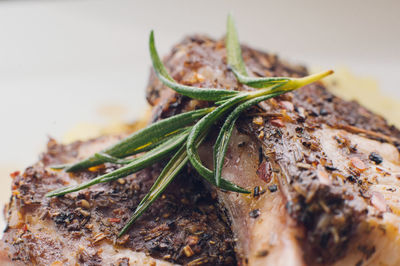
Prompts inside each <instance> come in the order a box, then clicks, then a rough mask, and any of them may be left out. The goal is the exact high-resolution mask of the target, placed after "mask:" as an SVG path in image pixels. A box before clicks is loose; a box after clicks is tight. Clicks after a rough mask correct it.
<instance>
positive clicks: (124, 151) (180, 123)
mask: <svg viewBox="0 0 400 266" xmlns="http://www.w3.org/2000/svg"><path fill="white" fill-rule="evenodd" d="M214 109H215V108H214V107H210V108H204V109H199V110H195V111H191V112H186V113H182V114H178V115H175V116H172V117H169V118H167V119H164V120H160V121H158V122H156V123H154V124H151V125H150V126H148V127H146V128H144V129H141V130H139V131H137V132H135V133H133V134H132V135H130V136H129V137H127V138H125V139H123V140H122V141H120V142H118V143H117V144H115V145H113V146H111V147H109V148H107V149H105V150H103V151H101V154H106V155H109V156H111V157H116V158H124V157H127V156H131V155H135V154H138V153H141V152H145V151H148V150H151V149H153V148H155V147H157V145H160V144H161V143H162V142H163V141H165V140H166V139H167V138H168V137H170V136H171V135H173V134H177V133H179V132H180V131H181V130H182V128H183V127H186V126H188V125H190V124H193V123H194V121H196V120H197V119H199V118H201V117H203V116H204V115H205V114H207V113H209V112H211V111H212V110H214ZM105 162H109V161H107V160H106V158H105V157H104V156H103V157H101V156H98V155H96V154H94V155H93V156H90V157H89V158H87V159H85V160H83V161H80V162H78V163H75V164H73V165H71V166H67V167H66V168H65V171H67V172H76V171H79V170H83V169H87V168H89V167H92V166H96V165H100V164H102V163H105ZM53 168H54V169H60V167H57V166H55V167H53Z"/></svg>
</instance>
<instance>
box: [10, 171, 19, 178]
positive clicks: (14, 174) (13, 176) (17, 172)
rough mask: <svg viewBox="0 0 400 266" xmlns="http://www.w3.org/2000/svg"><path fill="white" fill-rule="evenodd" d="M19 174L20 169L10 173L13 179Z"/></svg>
mask: <svg viewBox="0 0 400 266" xmlns="http://www.w3.org/2000/svg"><path fill="white" fill-rule="evenodd" d="M19 174H20V172H19V171H15V172H12V173H11V174H10V177H11V178H12V179H14V178H16V177H17V176H19Z"/></svg>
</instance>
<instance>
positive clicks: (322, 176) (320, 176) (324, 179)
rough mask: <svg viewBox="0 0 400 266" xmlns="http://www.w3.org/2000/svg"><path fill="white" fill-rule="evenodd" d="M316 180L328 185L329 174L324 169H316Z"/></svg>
mask: <svg viewBox="0 0 400 266" xmlns="http://www.w3.org/2000/svg"><path fill="white" fill-rule="evenodd" d="M318 180H319V182H321V184H323V185H328V186H329V185H330V184H331V180H330V179H329V175H328V173H327V172H325V171H321V170H320V171H318Z"/></svg>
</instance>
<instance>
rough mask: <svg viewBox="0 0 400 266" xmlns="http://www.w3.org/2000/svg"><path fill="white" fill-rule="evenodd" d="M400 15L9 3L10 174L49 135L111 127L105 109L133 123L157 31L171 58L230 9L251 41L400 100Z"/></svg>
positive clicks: (4, 38) (270, 5)
mask: <svg viewBox="0 0 400 266" xmlns="http://www.w3.org/2000/svg"><path fill="white" fill-rule="evenodd" d="M399 10H400V2H399V1H396V0H391V1H390V0H388V1H365V0H364V1H349V0H347V1H338V0H337V1H321V0H314V1H310V0H308V1H276V2H275V1H228V0H225V1H222V0H218V1H215V0H214V1H211V0H208V1H204V0H202V1H183V0H182V1H177V0H176V1H170V0H169V1H165V0H164V1H163V0H160V1H118V0H103V1H101V0H92V1H72V0H70V1H60V0H58V1H55V0H53V1H15V0H14V1H0V91H1V97H0V119H1V122H2V126H1V129H2V130H1V138H0V147H1V149H2V151H1V153H0V168H3V169H4V167H7V166H10V165H13V168H20V169H21V170H22V169H23V167H24V166H26V165H28V164H30V163H33V162H34V161H35V160H36V158H37V155H38V153H39V151H41V150H42V149H43V148H44V147H45V143H46V139H47V136H48V135H51V136H54V137H56V138H61V137H62V135H63V133H65V132H66V131H67V130H68V129H70V128H71V127H73V126H74V125H76V124H78V123H84V122H93V121H94V122H98V123H106V121H105V120H104V119H103V120H102V117H100V116H99V115H98V113H97V111H96V110H97V108H98V107H99V106H102V105H104V104H107V103H109V104H110V103H111V104H118V105H121V106H124V107H126V108H128V110H129V112H128V113H127V114H126V116H125V117H124V119H126V121H131V120H133V119H134V118H135V117H137V116H138V115H140V114H141V110H142V109H143V108H144V107H145V100H144V88H145V86H146V82H147V78H148V72H149V69H150V60H149V56H148V50H147V39H148V34H149V31H150V29H154V30H155V33H156V40H157V46H158V47H159V50H160V52H161V54H165V53H166V52H167V51H168V49H169V48H170V47H171V46H172V45H173V44H174V43H176V42H179V41H180V40H181V39H182V37H183V36H185V35H187V34H192V33H206V34H208V35H211V36H213V37H218V38H219V37H221V36H222V35H223V34H224V32H225V20H226V15H227V13H228V12H229V11H233V13H234V15H235V18H236V21H237V24H238V28H239V33H240V39H241V41H243V42H245V43H247V44H251V45H252V46H254V47H257V48H261V49H264V50H267V51H273V52H278V53H279V54H280V55H281V56H282V57H284V58H288V59H290V60H291V61H293V62H304V63H306V64H308V65H313V66H315V65H320V66H324V67H330V68H331V67H334V66H337V65H346V66H348V67H350V68H351V69H352V70H353V71H354V72H356V73H358V74H365V75H372V76H374V77H376V78H377V79H378V80H379V82H380V84H381V87H382V88H383V89H384V90H385V91H386V92H388V93H391V94H393V95H396V96H397V97H400V88H399V85H398V84H400V74H399V73H400V63H399V62H400V19H399V16H398V13H399ZM399 115H400V114H399ZM15 170H17V169H15ZM7 171H9V170H8V169H7ZM8 179H9V177H8V176H7V175H5V174H2V176H1V183H0V184H2V187H3V188H5V190H4V191H9V188H8V183H9V180H8ZM7 197H8V196H7V194H6V193H2V197H1V200H5V199H6V198H7Z"/></svg>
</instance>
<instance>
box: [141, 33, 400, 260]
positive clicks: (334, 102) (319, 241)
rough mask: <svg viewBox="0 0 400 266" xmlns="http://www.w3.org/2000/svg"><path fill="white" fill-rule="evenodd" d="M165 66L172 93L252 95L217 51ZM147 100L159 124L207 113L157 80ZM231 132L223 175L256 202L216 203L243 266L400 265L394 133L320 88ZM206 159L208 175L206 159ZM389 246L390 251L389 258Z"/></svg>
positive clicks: (273, 70) (206, 48) (277, 70)
mask: <svg viewBox="0 0 400 266" xmlns="http://www.w3.org/2000/svg"><path fill="white" fill-rule="evenodd" d="M243 56H244V60H245V62H246V65H247V67H248V70H249V72H250V73H252V74H253V75H255V76H292V77H297V76H304V75H306V73H307V71H306V69H305V68H303V67H298V66H291V65H288V64H287V63H284V62H283V61H281V60H279V59H278V58H277V57H276V56H274V55H270V54H265V53H261V52H258V51H255V50H252V49H250V48H247V47H244V49H243ZM165 62H166V65H167V68H168V70H169V71H170V73H171V75H172V77H173V78H174V79H176V80H177V81H178V82H179V83H183V84H188V85H194V86H200V87H202V86H203V87H216V88H226V89H234V90H247V89H250V88H247V87H245V86H242V85H240V84H238V83H237V82H236V79H235V78H234V76H233V74H232V72H231V71H230V70H229V69H228V67H227V65H226V54H225V48H224V42H223V41H213V40H211V39H208V38H206V37H201V36H195V37H191V38H187V39H185V40H184V41H183V42H182V43H180V44H178V45H176V46H175V47H174V49H173V50H172V53H171V54H170V55H168V57H167V58H166V60H165ZM360 90H362V88H360ZM148 99H149V101H150V103H152V104H154V105H155V108H156V109H155V113H156V116H157V117H166V116H169V115H172V114H175V113H177V112H181V111H186V110H190V109H193V108H196V107H198V106H202V105H206V103H202V102H198V101H195V100H190V99H188V98H185V97H181V96H180V95H177V94H176V93H174V92H173V91H171V90H170V89H168V88H166V87H165V86H162V85H161V83H160V82H159V81H158V80H157V79H156V78H155V77H154V75H152V77H151V78H150V85H149V87H148ZM237 131H238V132H237V134H235V135H234V137H233V138H232V140H231V144H230V151H228V155H227V157H228V158H227V162H226V164H225V168H224V172H223V174H224V176H225V177H226V178H228V179H230V180H231V181H234V182H236V183H238V184H240V185H242V186H245V187H247V188H248V189H251V190H253V189H254V190H255V191H256V194H260V192H257V191H262V193H261V195H258V196H257V195H256V196H254V197H253V198H251V197H249V196H244V195H238V194H235V193H225V192H218V195H219V201H220V202H221V204H222V205H223V206H224V207H225V208H226V209H227V211H228V214H229V216H230V220H231V224H232V230H233V231H234V233H235V235H236V237H237V239H238V242H237V247H236V248H237V252H238V257H239V258H240V260H241V261H242V262H243V263H244V264H245V263H249V264H250V265H268V264H271V265H305V264H321V263H323V264H330V263H337V264H338V265H352V264H353V265H355V264H357V265H361V264H363V265H375V264H377V263H381V264H383V265H396V264H398V263H400V256H399V255H398V254H396V252H395V250H397V247H398V238H399V228H398V222H397V221H398V219H399V217H398V206H399V200H400V199H399V195H398V192H397V191H398V190H399V189H400V181H399V173H400V157H399V148H400V144H399V143H400V142H399V138H400V131H399V130H397V129H396V128H394V127H393V126H389V125H388V124H387V123H386V121H385V120H384V119H383V118H382V117H380V116H377V115H375V114H372V113H371V112H369V111H368V110H366V109H365V108H363V107H361V106H360V105H358V104H357V103H356V102H348V101H344V100H342V99H340V98H338V97H335V96H334V95H332V94H331V93H329V92H328V91H327V90H326V88H325V87H324V86H323V84H321V83H317V84H312V85H310V86H307V87H305V88H303V89H300V90H299V91H296V92H294V93H290V94H286V95H284V96H281V97H280V98H277V99H272V100H269V101H267V102H264V103H262V104H261V105H260V106H259V107H258V108H253V110H250V111H249V112H248V114H247V115H244V116H243V117H242V119H241V121H240V122H239V123H238V125H237ZM243 139H244V140H243ZM211 143H212V142H211ZM209 146H210V145H209ZM208 148H211V147H208ZM205 149H207V148H205ZM207 157H208V158H207ZM203 158H204V162H205V163H208V164H209V166H210V167H212V165H211V163H210V162H209V156H205V157H203ZM388 243H393V247H392V248H388V245H389V244H388Z"/></svg>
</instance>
